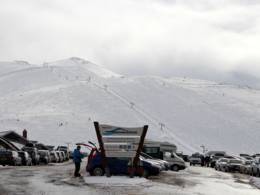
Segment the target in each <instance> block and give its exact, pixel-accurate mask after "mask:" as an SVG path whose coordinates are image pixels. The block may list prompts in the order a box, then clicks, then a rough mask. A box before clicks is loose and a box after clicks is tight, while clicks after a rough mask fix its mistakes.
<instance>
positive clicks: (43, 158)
mask: <svg viewBox="0 0 260 195" xmlns="http://www.w3.org/2000/svg"><path fill="white" fill-rule="evenodd" d="M39 154H40V162H41V163H44V164H46V165H47V164H48V163H49V162H50V152H49V150H39Z"/></svg>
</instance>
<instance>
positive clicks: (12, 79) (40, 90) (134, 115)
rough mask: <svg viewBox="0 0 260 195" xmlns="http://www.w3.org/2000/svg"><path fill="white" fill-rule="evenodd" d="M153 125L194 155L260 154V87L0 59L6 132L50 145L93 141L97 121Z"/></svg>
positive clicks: (152, 132) (0, 117) (155, 135)
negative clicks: (211, 151)
mask: <svg viewBox="0 0 260 195" xmlns="http://www.w3.org/2000/svg"><path fill="white" fill-rule="evenodd" d="M95 120H96V121H100V122H101V123H109V124H118V125H121V126H142V125H145V124H148V125H149V130H148V135H147V136H148V138H151V139H156V140H165V141H170V142H173V143H176V144H177V145H178V147H179V149H180V150H184V151H186V152H193V151H198V150H200V146H201V145H202V144H203V145H205V146H206V147H208V148H209V149H218V150H221V149H223V150H228V151H230V152H233V153H238V152H259V151H258V150H259V148H260V142H259V137H260V91H257V90H253V89H249V88H241V87H237V86H231V85H224V84H218V83H214V82H210V81H201V80H191V79H186V78H171V79H164V78H160V77H152V76H151V77H124V76H121V75H118V74H116V73H113V72H111V71H109V70H106V69H105V68H103V67H100V66H97V65H95V64H92V63H91V62H88V61H85V60H83V59H80V58H70V59H67V60H61V61H56V62H53V63H45V64H43V65H39V66H36V65H30V64H26V63H21V62H13V63H7V62H2V63H0V129H1V130H9V129H13V130H16V131H18V132H21V131H22V129H24V128H26V129H28V131H29V136H30V138H31V139H36V140H40V141H42V142H45V143H48V144H56V145H57V144H63V143H65V142H72V143H75V142H79V141H87V140H89V139H91V140H95V131H94V127H93V121H95Z"/></svg>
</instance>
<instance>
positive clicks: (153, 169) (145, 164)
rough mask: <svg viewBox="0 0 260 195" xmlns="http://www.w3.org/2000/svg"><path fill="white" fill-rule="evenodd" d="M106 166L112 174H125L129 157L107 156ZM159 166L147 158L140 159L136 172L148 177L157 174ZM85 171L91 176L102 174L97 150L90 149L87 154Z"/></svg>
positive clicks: (103, 171)
mask: <svg viewBox="0 0 260 195" xmlns="http://www.w3.org/2000/svg"><path fill="white" fill-rule="evenodd" d="M107 162H108V167H109V170H110V173H111V174H112V175H127V174H129V170H130V167H131V164H130V162H131V161H130V160H129V158H107ZM160 169H161V167H160V166H158V165H156V164H154V163H152V162H150V161H147V160H144V159H142V160H140V162H139V165H138V169H137V174H138V175H143V176H144V177H148V176H150V175H158V174H159V173H160ZM86 171H87V172H89V173H90V175H93V176H102V175H104V173H105V168H104V167H103V165H102V157H101V154H100V152H99V151H98V150H96V149H92V151H91V152H90V154H89V156H88V164H87V167H86Z"/></svg>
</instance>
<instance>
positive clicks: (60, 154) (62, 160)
mask: <svg viewBox="0 0 260 195" xmlns="http://www.w3.org/2000/svg"><path fill="white" fill-rule="evenodd" d="M56 152H57V155H58V156H59V162H64V158H63V155H62V153H61V151H56Z"/></svg>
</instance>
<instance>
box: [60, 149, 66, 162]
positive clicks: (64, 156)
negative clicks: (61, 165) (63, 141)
mask: <svg viewBox="0 0 260 195" xmlns="http://www.w3.org/2000/svg"><path fill="white" fill-rule="evenodd" d="M60 152H61V155H62V157H63V161H66V160H67V159H68V158H67V156H66V154H65V152H64V151H60Z"/></svg>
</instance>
